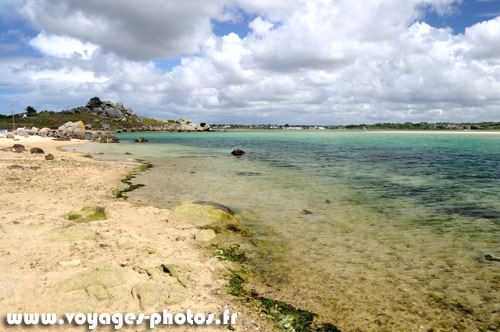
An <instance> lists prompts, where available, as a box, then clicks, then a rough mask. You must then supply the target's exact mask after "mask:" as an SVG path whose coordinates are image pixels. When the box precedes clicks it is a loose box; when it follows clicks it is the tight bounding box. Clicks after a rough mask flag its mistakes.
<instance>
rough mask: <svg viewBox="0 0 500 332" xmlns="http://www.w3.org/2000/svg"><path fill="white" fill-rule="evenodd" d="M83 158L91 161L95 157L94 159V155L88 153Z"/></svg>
mask: <svg viewBox="0 0 500 332" xmlns="http://www.w3.org/2000/svg"><path fill="white" fill-rule="evenodd" d="M82 157H84V158H90V159H92V158H94V157H92V155H91V154H90V153H86V154H84V155H83V156H82Z"/></svg>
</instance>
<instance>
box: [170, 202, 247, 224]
mask: <svg viewBox="0 0 500 332" xmlns="http://www.w3.org/2000/svg"><path fill="white" fill-rule="evenodd" d="M203 203H204V204H197V203H195V202H184V203H181V204H179V205H178V206H176V207H174V208H173V209H172V211H171V212H172V217H173V218H175V219H177V220H179V221H182V222H185V223H189V224H191V225H193V226H195V227H216V228H222V229H225V228H226V226H227V225H229V224H239V220H240V218H239V216H238V215H236V214H235V213H234V212H232V211H231V210H230V209H228V208H225V209H222V208H220V207H218V205H220V204H217V203H214V204H213V205H211V204H206V203H208V202H203ZM226 209H227V210H226Z"/></svg>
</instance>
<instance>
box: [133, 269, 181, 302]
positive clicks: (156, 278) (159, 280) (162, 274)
mask: <svg viewBox="0 0 500 332" xmlns="http://www.w3.org/2000/svg"><path fill="white" fill-rule="evenodd" d="M145 272H146V273H147V274H148V276H149V277H150V280H149V281H145V282H141V283H138V284H136V285H135V286H134V287H133V288H132V295H133V296H134V297H135V298H137V299H138V300H139V302H140V307H141V310H159V309H162V308H164V307H165V306H167V305H171V304H176V303H179V302H183V301H184V300H185V299H186V292H187V290H186V288H185V286H186V284H187V279H186V277H185V276H184V275H183V274H181V273H180V272H179V269H178V267H177V266H174V265H169V264H162V265H160V266H157V267H152V268H148V269H146V270H145Z"/></svg>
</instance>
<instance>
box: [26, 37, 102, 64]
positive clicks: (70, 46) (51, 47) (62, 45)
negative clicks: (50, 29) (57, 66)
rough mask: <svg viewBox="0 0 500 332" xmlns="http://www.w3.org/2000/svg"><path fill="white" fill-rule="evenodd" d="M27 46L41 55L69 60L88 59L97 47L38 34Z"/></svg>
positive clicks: (74, 40)
mask: <svg viewBox="0 0 500 332" xmlns="http://www.w3.org/2000/svg"><path fill="white" fill-rule="evenodd" d="M29 44H30V45H31V46H32V47H33V48H35V49H37V50H39V51H40V52H41V53H43V54H45V55H49V56H56V57H60V58H71V57H74V56H79V57H82V58H83V59H90V58H91V57H92V54H93V53H94V51H95V50H96V49H97V48H98V47H99V46H97V45H95V44H92V43H85V42H82V41H80V40H79V39H75V38H71V37H65V36H54V35H48V34H47V33H45V32H40V33H39V34H38V35H37V36H36V37H35V38H33V39H31V40H30V41H29Z"/></svg>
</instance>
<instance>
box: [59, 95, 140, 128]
mask: <svg viewBox="0 0 500 332" xmlns="http://www.w3.org/2000/svg"><path fill="white" fill-rule="evenodd" d="M61 113H64V114H84V113H92V114H94V115H99V116H102V117H104V118H111V119H115V120H120V121H134V122H137V123H142V119H141V118H140V117H139V116H137V115H136V114H135V113H134V110H133V109H132V108H125V107H124V106H123V103H121V102H118V103H116V104H113V103H112V102H110V101H101V100H99V98H97V97H94V98H92V99H90V100H89V102H88V103H87V105H86V106H80V107H76V108H72V109H70V110H62V111H61ZM103 129H106V128H103Z"/></svg>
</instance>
